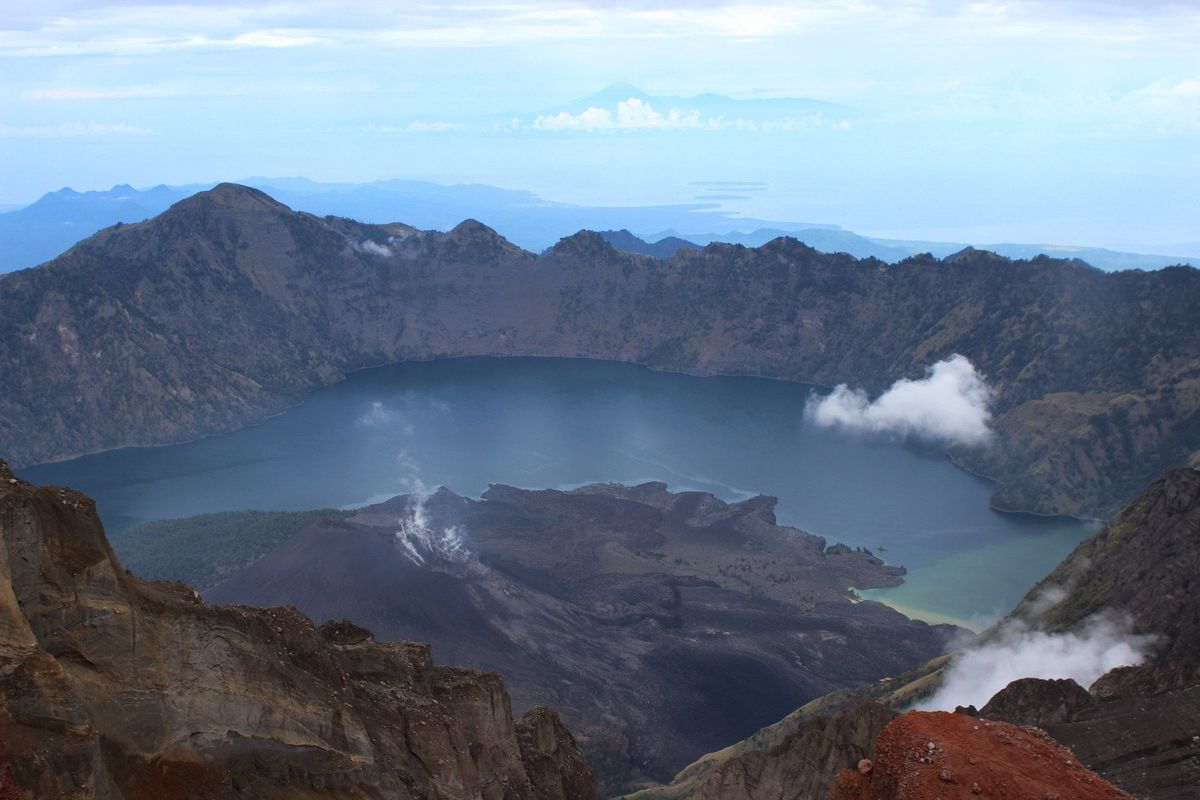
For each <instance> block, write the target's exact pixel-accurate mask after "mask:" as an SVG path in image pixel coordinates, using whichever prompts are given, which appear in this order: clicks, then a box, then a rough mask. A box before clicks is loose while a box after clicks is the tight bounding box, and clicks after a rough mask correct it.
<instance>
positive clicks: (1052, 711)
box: [978, 678, 1096, 728]
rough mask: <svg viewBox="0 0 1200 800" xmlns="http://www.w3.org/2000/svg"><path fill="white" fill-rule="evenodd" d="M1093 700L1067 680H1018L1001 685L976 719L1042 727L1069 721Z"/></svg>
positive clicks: (1082, 689)
mask: <svg viewBox="0 0 1200 800" xmlns="http://www.w3.org/2000/svg"><path fill="white" fill-rule="evenodd" d="M1095 704H1096V699H1095V698H1094V697H1092V696H1091V695H1090V694H1088V690H1087V689H1084V688H1083V687H1082V686H1080V685H1079V684H1078V683H1076V682H1075V681H1073V680H1071V679H1070V678H1063V679H1060V680H1044V679H1041V678H1021V679H1019V680H1015V681H1013V682H1012V683H1010V684H1009V685H1008V686H1005V687H1004V688H1003V689H1001V690H1000V691H999V692H997V693H996V694H995V696H993V697H992V699H991V700H989V701H988V702H987V704H986V705H984V707H983V708H981V709H979V714H978V716H980V717H986V718H987V719H996V720H1000V721H1002V722H1010V723H1012V724H1013V725H1036V726H1038V727H1040V728H1044V727H1046V726H1047V725H1051V724H1055V723H1063V722H1070V721H1071V720H1073V719H1075V717H1076V715H1077V714H1079V712H1081V711H1084V710H1086V709H1088V708H1091V707H1092V706H1094V705H1095Z"/></svg>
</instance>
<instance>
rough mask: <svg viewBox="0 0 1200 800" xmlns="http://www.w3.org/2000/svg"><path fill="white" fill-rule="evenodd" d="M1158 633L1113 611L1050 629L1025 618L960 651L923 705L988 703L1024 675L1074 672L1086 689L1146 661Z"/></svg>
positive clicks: (923, 707)
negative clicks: (1071, 627)
mask: <svg viewBox="0 0 1200 800" xmlns="http://www.w3.org/2000/svg"><path fill="white" fill-rule="evenodd" d="M1152 643H1153V638H1152V637H1148V636H1136V635H1133V634H1131V633H1130V631H1129V625H1128V623H1127V622H1124V621H1116V620H1114V619H1112V618H1108V617H1100V618H1095V619H1092V620H1091V621H1089V622H1087V623H1085V624H1084V626H1083V627H1082V629H1080V630H1079V631H1077V632H1071V633H1063V634H1050V633H1044V632H1042V631H1035V630H1031V629H1030V628H1028V627H1027V626H1026V625H1025V624H1024V623H1021V622H1011V623H1008V624H1007V625H1006V626H1005V627H1004V628H1003V629H1002V630H1001V632H1000V633H999V635H998V636H997V637H996V638H995V639H993V640H991V641H990V642H989V643H987V644H985V645H983V646H982V647H976V648H971V649H968V650H966V651H964V652H962V653H960V654H959V655H958V656H957V657H956V658H955V659H954V662H953V663H952V664H951V666H950V669H949V670H948V671H947V673H946V676H945V678H944V679H943V681H942V686H941V688H940V689H938V691H937V693H936V694H934V695H933V697H930V698H928V699H927V700H924V701H922V702H920V703H918V704H917V706H916V708H917V709H918V710H922V711H932V710H940V711H953V710H954V707H955V706H966V705H973V706H975V707H976V708H982V707H983V706H984V705H985V704H986V703H987V701H988V700H990V699H991V698H992V696H993V695H995V694H996V692H998V691H1000V690H1001V689H1003V688H1004V687H1005V686H1007V685H1008V684H1010V683H1012V682H1013V681H1015V680H1017V679H1019V678H1046V679H1054V678H1070V679H1072V680H1074V681H1075V682H1076V683H1078V684H1079V685H1080V686H1082V687H1084V688H1085V689H1086V688H1087V687H1088V686H1090V685H1091V684H1092V683H1094V682H1095V680H1096V679H1097V678H1099V677H1100V676H1101V675H1103V674H1104V673H1106V672H1108V671H1109V670H1111V669H1115V668H1117V667H1124V666H1132V665H1135V664H1140V663H1141V662H1142V661H1143V660H1144V659H1145V657H1146V653H1147V652H1148V650H1149V648H1150V646H1151V644H1152Z"/></svg>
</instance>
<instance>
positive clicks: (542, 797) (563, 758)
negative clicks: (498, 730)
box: [516, 706, 596, 800]
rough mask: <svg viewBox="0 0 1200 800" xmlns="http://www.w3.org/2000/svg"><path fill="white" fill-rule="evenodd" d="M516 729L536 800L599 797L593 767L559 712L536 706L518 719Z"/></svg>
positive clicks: (587, 799)
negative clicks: (576, 743) (593, 776)
mask: <svg viewBox="0 0 1200 800" xmlns="http://www.w3.org/2000/svg"><path fill="white" fill-rule="evenodd" d="M516 732H517V742H518V744H520V746H521V760H522V761H523V762H524V764H525V772H526V773H527V774H528V775H529V780H530V782H531V783H532V784H533V798H534V800H595V797H596V781H595V780H594V779H593V778H592V770H591V768H590V767H588V765H587V762H586V761H585V760H584V758H583V756H582V755H581V754H580V752H579V748H578V747H576V746H575V739H574V738H573V737H572V736H571V732H570V731H568V730H567V726H566V725H563V724H562V720H560V719H559V718H558V715H557V714H555V713H554V712H553V711H551V710H550V709H548V708H546V707H545V706H535V707H534V708H531V709H529V711H527V712H526V713H525V716H523V717H521V719H520V720H518V722H517V726H516Z"/></svg>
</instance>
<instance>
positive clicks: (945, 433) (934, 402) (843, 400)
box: [805, 353, 992, 445]
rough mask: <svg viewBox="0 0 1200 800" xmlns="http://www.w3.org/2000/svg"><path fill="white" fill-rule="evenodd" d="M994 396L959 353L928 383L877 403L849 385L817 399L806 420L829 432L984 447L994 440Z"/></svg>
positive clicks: (900, 386)
mask: <svg viewBox="0 0 1200 800" xmlns="http://www.w3.org/2000/svg"><path fill="white" fill-rule="evenodd" d="M991 394H992V393H991V389H990V388H988V385H987V383H986V382H985V381H984V379H983V376H981V375H980V374H979V373H978V372H976V371H975V366H974V365H973V364H972V363H971V362H970V360H969V359H967V358H966V357H965V356H961V355H958V354H957V353H956V354H955V355H953V356H951V357H950V358H948V359H946V360H944V361H939V362H938V363H936V364H934V365H933V366H932V367H930V368H929V370H928V374H927V375H926V376H925V377H924V378H921V379H919V380H907V379H902V380H898V381H896V382H895V383H894V384H892V387H891V388H890V389H888V390H887V391H886V392H884V393H883V394H881V395H880V396H879V397H878V398H876V399H875V400H874V401H872V400H871V399H870V398H869V397H868V396H867V393H866V392H864V391H863V390H862V389H851V388H850V387H848V386H847V385H845V384H842V385H840V386H838V387H837V388H836V389H834V390H833V392H831V393H830V394H828V395H827V396H825V397H817V396H816V395H814V396H813V397H811V398H810V399H809V401H808V406H807V407H806V409H805V416H806V417H807V418H808V419H809V420H811V421H812V422H814V423H815V424H817V425H820V426H821V427H826V428H842V429H845V430H850V431H862V432H867V433H886V434H893V435H897V436H916V437H919V438H922V439H929V440H932V441H936V442H945V443H948V444H964V445H979V444H984V443H986V442H987V441H988V440H989V439H990V437H991V430H990V428H989V427H988V425H989V423H990V422H991V419H992V414H991V411H990V410H989V409H988V404H989V403H990V401H991Z"/></svg>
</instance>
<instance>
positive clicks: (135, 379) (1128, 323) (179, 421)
mask: <svg viewBox="0 0 1200 800" xmlns="http://www.w3.org/2000/svg"><path fill="white" fill-rule="evenodd" d="M1198 306H1200V272H1198V271H1197V270H1194V269H1191V268H1184V267H1179V268H1168V269H1164V270H1160V271H1157V272H1151V273H1142V272H1137V271H1130V272H1124V273H1112V274H1105V273H1101V272H1099V271H1097V270H1093V269H1091V268H1088V267H1086V266H1083V265H1081V264H1079V263H1077V262H1070V261H1055V260H1051V259H1047V258H1038V259H1034V260H1033V261H1009V260H1008V259H1004V258H1000V257H998V256H995V255H993V254H990V253H987V252H982V251H972V252H966V253H961V254H958V255H956V256H954V257H953V258H949V259H946V260H943V261H939V260H937V259H934V258H932V257H928V256H918V257H914V258H911V259H906V260H905V261H902V262H900V263H898V264H894V265H887V264H884V263H883V262H879V261H875V260H872V259H867V260H863V261H859V260H856V259H854V258H852V257H850V256H847V255H845V254H832V255H831V254H824V253H819V252H817V251H815V250H813V249H811V248H809V247H806V246H805V245H803V244H801V243H800V242H797V241H795V240H792V239H777V240H775V241H772V242H769V243H767V244H766V245H764V246H762V247H760V248H756V249H747V248H744V247H740V246H734V245H709V246H708V247H705V248H704V249H703V250H687V249H685V250H682V251H680V252H679V253H678V254H677V255H675V256H674V257H673V258H671V259H669V260H666V261H662V260H659V259H655V258H651V257H648V256H638V255H631V254H627V253H620V252H618V251H616V250H614V249H613V248H612V246H611V245H609V244H608V243H607V242H605V241H604V240H603V239H602V238H600V236H599V235H597V234H594V233H586V232H585V233H580V234H576V235H575V236H571V237H568V238H567V239H564V240H563V241H562V242H560V243H559V244H558V245H557V246H555V247H554V248H552V249H551V250H549V251H548V252H547V253H546V254H545V255H543V256H536V255H534V254H532V253H528V252H525V251H523V250H520V249H519V248H516V247H514V246H513V245H511V244H509V243H508V242H506V241H505V240H504V239H503V238H501V237H500V236H498V235H497V234H496V233H495V232H494V231H491V230H490V229H488V228H486V227H485V226H483V225H480V224H479V223H477V222H470V221H468V222H467V223H463V224H462V225H460V226H458V227H457V228H455V229H454V230H452V231H450V232H448V233H445V234H440V233H423V232H420V231H415V230H413V229H412V228H409V227H407V226H404V225H399V224H394V225H382V226H380V225H363V224H359V223H355V222H353V221H350V220H345V219H338V218H332V217H330V218H325V219H320V218H317V217H314V216H312V215H308V214H298V213H295V212H293V211H291V210H290V209H288V208H286V207H285V206H283V205H281V204H279V203H276V202H275V201H273V200H272V199H271V198H269V197H267V196H266V195H264V194H263V193H261V192H258V191H255V190H252V189H247V188H245V187H239V186H234V185H229V184H223V185H221V186H218V187H216V188H215V189H213V190H211V191H208V192H202V193H200V194H198V195H196V196H194V197H192V198H189V199H188V200H185V201H183V202H181V203H178V204H176V205H175V206H173V207H172V208H171V209H170V210H169V211H167V212H165V213H164V214H162V215H160V216H159V217H157V218H155V219H153V220H150V221H148V222H145V223H139V224H136V225H125V226H119V227H117V228H110V229H107V230H104V231H101V232H100V233H98V234H96V235H95V236H93V237H91V238H89V239H87V240H85V241H83V242H81V243H79V244H78V245H77V246H75V247H74V248H72V249H71V250H70V251H69V252H67V253H65V254H64V255H62V256H61V257H59V258H57V259H55V260H54V261H52V262H49V263H48V264H46V265H43V266H42V267H38V268H36V269H31V270H25V271H22V272H17V273H12V274H8V275H3V276H0V386H3V387H5V391H4V392H3V393H0V456H4V457H6V458H9V459H10V460H12V461H14V463H19V464H29V463H35V462H41V461H47V460H53V459H59V458H65V457H69V456H71V455H75V454H80V453H85V452H93V451H96V450H101V449H108V448H112V447H120V446H130V445H149V444H164V443H168V442H178V441H181V440H186V439H191V438H195V437H196V436H198V435H202V434H210V433H215V432H220V431H228V430H232V429H236V428H238V427H242V426H245V425H247V424H249V423H252V422H256V421H259V420H261V419H263V418H264V417H266V416H267V415H269V414H271V413H274V412H277V411H279V410H281V409H283V408H285V407H287V406H288V405H290V404H292V403H294V402H297V401H298V400H300V399H301V398H303V397H304V396H305V395H306V394H307V393H308V392H310V391H312V390H313V389H315V388H317V387H319V386H322V385H327V384H329V383H332V382H335V381H337V380H339V379H340V378H342V377H343V376H344V375H345V374H346V373H347V372H349V371H352V370H355V369H360V368H363V367H368V366H374V365H378V364H381V363H388V362H396V361H404V360H409V359H427V358H439V357H451V356H509V355H536V356H570V357H587V358H601V359H609V360H618V361H633V362H638V363H642V364H646V365H649V366H651V367H656V368H663V369H671V370H680V371H686V372H692V373H698V374H752V375H764V376H770V377H775V378H785V379H790V380H803V381H808V382H812V383H821V384H827V385H833V384H837V383H842V382H846V383H849V384H851V385H855V386H863V387H865V388H867V389H868V390H870V391H872V392H878V391H881V390H883V389H884V388H886V387H887V386H888V385H889V384H891V383H892V382H893V381H895V380H896V379H899V378H913V377H919V376H920V375H921V373H922V371H923V370H924V369H925V368H926V367H928V366H929V365H930V364H932V363H933V362H935V361H937V360H938V359H941V358H945V357H947V356H949V355H951V354H952V353H955V352H958V353H962V354H963V355H965V356H967V357H968V358H970V359H971V361H972V362H973V363H974V364H975V365H976V366H977V367H978V368H979V369H980V370H981V371H982V372H983V373H984V374H985V375H986V376H987V378H988V380H989V381H990V382H991V383H992V384H993V385H994V386H995V388H996V406H997V407H996V411H997V418H996V430H997V437H996V442H995V445H994V446H993V447H991V448H988V449H984V450H963V451H961V452H959V451H956V452H955V453H954V456H955V458H956V459H957V460H959V461H960V462H961V463H963V464H964V465H966V466H967V467H969V468H970V469H972V470H974V471H976V472H980V473H983V474H986V475H988V476H990V477H994V478H996V479H997V480H998V481H999V484H998V486H997V491H996V494H995V497H994V502H995V504H996V505H997V506H998V507H1001V508H1005V509H1017V510H1024V511H1032V512H1039V513H1073V514H1093V515H1107V514H1109V513H1111V512H1113V511H1115V510H1116V509H1117V508H1119V507H1120V505H1121V504H1122V503H1123V502H1125V501H1127V500H1128V499H1130V498H1132V497H1133V496H1135V495H1136V493H1137V492H1138V491H1139V490H1140V489H1141V488H1142V487H1143V486H1144V485H1145V484H1146V483H1147V482H1149V481H1150V480H1152V479H1153V478H1154V477H1155V476H1156V475H1159V474H1161V473H1162V472H1163V471H1164V470H1166V469H1168V468H1170V467H1173V466H1177V465H1179V464H1184V463H1187V462H1188V459H1189V458H1191V459H1193V460H1195V459H1200V442H1198V440H1197V435H1196V427H1195V420H1196V419H1197V416H1196V415H1197V413H1198V412H1200V376H1198V375H1197V373H1196V368H1195V365H1196V363H1197V360H1198V359H1200V315H1197V314H1196V313H1195V309H1196V308H1197V307H1198ZM216 320H219V321H220V322H219V324H214V321H216ZM864 332H870V335H864ZM248 343H253V346H248Z"/></svg>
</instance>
